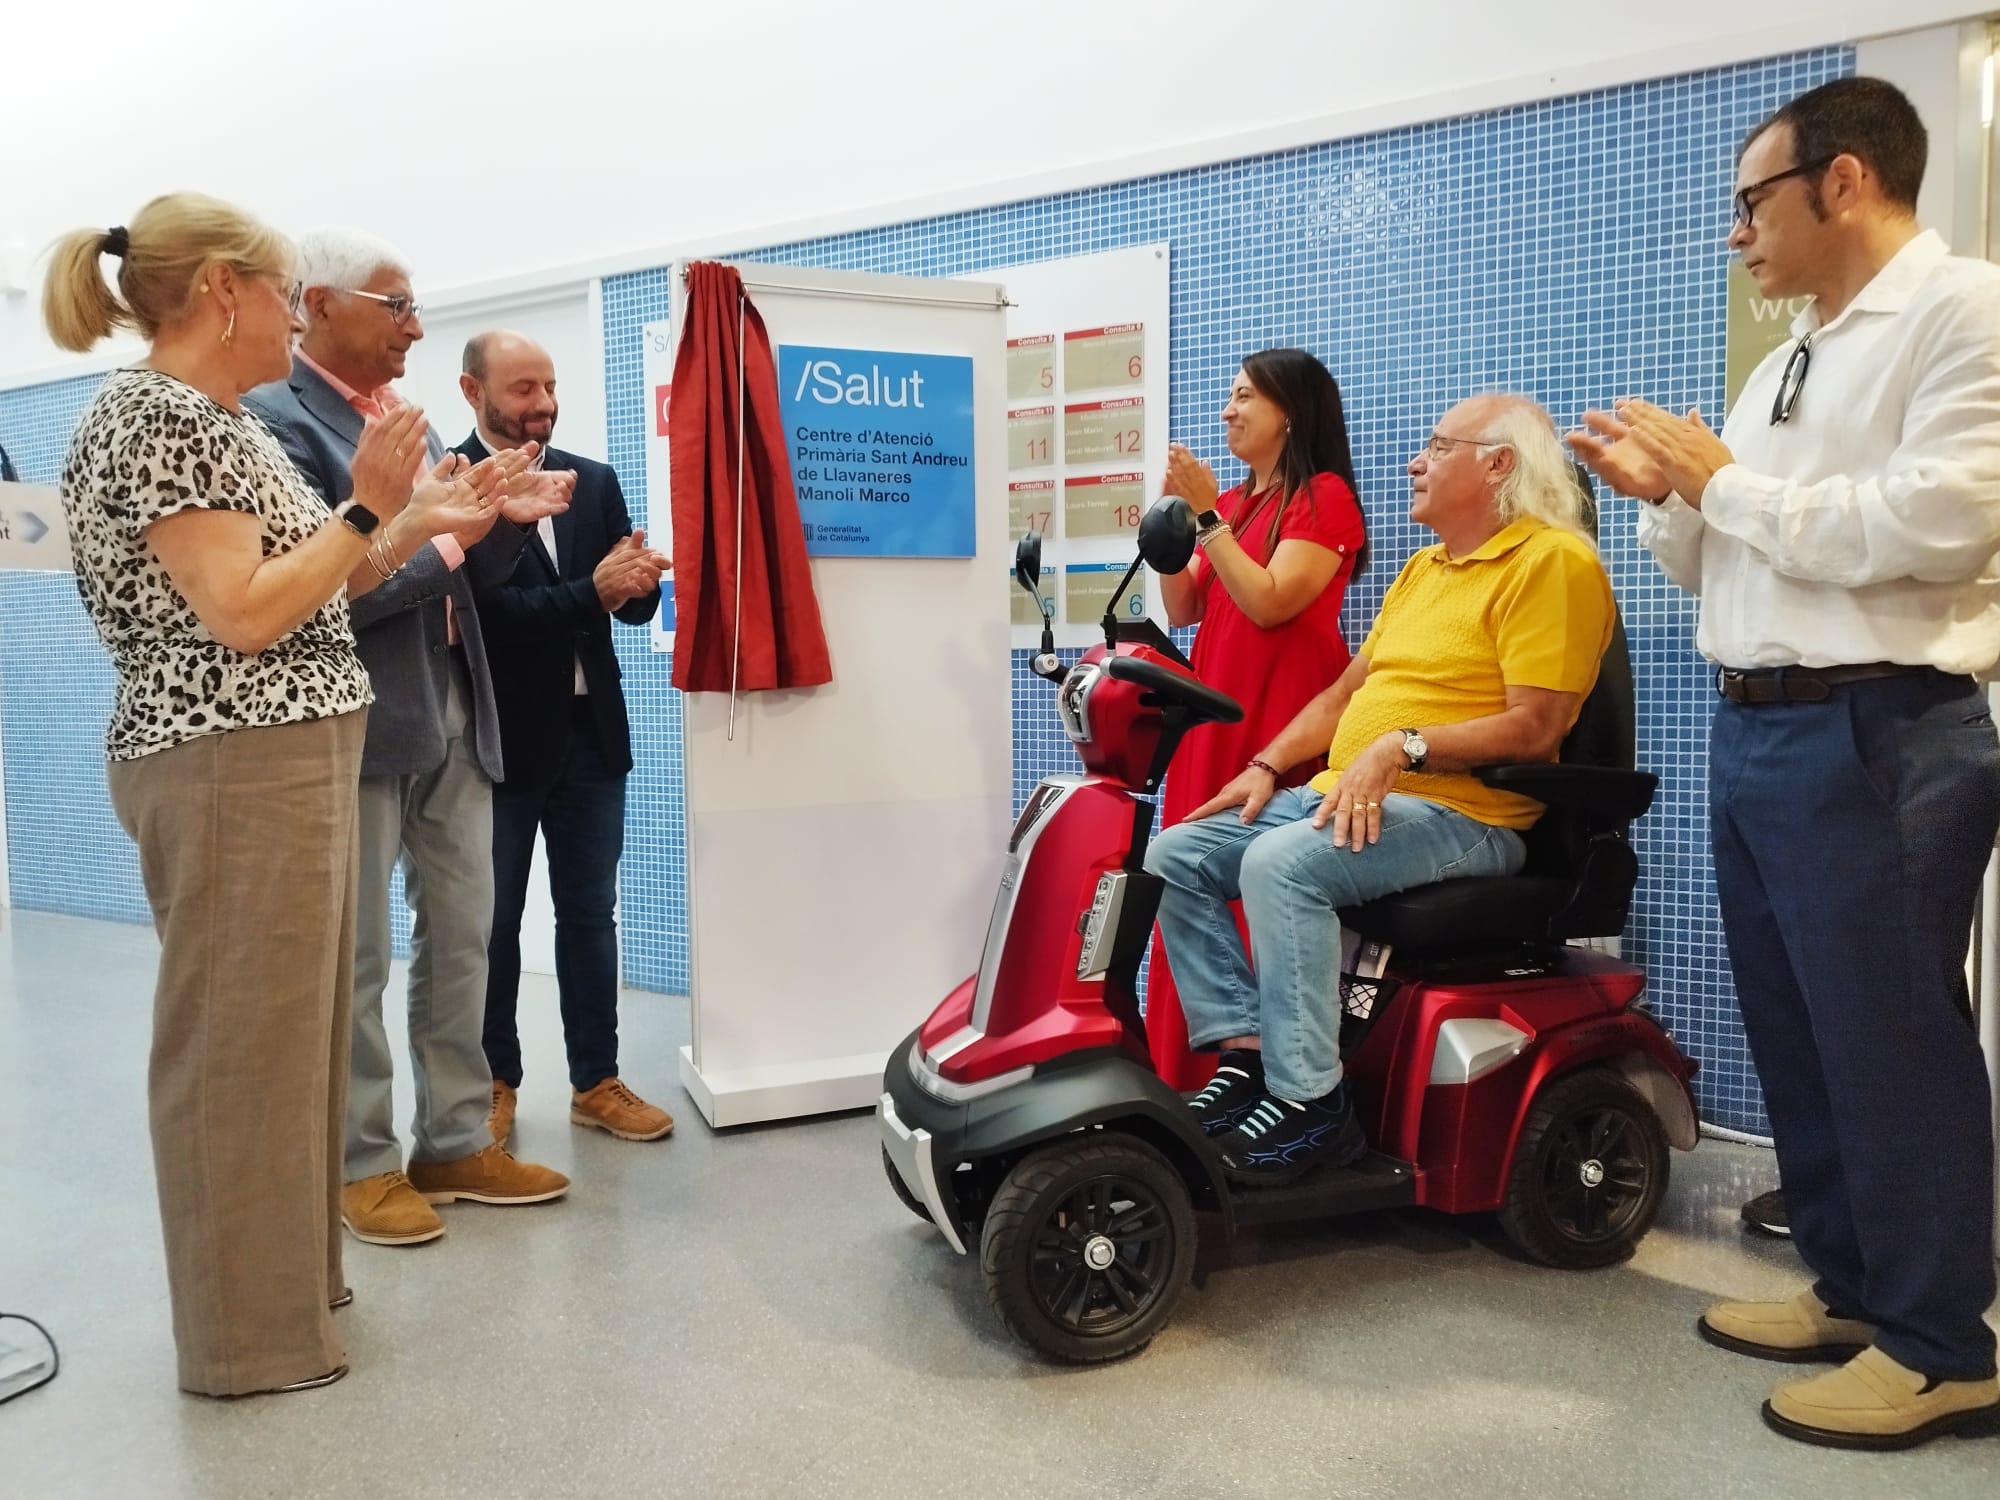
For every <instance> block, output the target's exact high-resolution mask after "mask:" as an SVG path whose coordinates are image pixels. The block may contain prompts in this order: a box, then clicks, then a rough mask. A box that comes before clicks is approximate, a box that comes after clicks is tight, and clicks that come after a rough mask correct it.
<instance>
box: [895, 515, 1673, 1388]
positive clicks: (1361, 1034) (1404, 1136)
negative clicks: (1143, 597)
mask: <svg viewBox="0 0 2000 1500" xmlns="http://www.w3.org/2000/svg"><path fill="white" fill-rule="evenodd" d="M1193 546H1194V521H1193V516H1192V514H1191V513H1190V512H1189V510H1188V507H1187V505H1186V503H1185V502H1184V501H1181V500H1178V499H1173V498H1171V497H1170V498H1168V499H1166V500H1163V501H1161V502H1160V503H1159V504H1158V505H1157V506H1155V507H1154V508H1153V509H1151V510H1150V511H1148V512H1147V514H1146V515H1145V517H1144V518H1143V519H1142V523H1141V526H1140V531H1139V553H1140V556H1139V558H1138V559H1137V560H1135V561H1134V562H1133V564H1132V568H1131V570H1129V571H1128V572H1127V574H1126V580H1127V582H1128V583H1129V581H1130V579H1131V577H1132V576H1133V573H1135V572H1136V571H1137V569H1138V568H1139V566H1140V564H1141V563H1142V562H1143V563H1148V564H1150V565H1151V566H1152V567H1153V568H1154V569H1155V570H1156V571H1158V572H1161V573H1174V572H1178V571H1179V570H1180V569H1181V568H1183V567H1185V566H1186V565H1187V562H1188V559H1189V557H1190V556H1191V554H1192V551H1193ZM1016 561H1017V568H1016V574H1017V577H1018V578H1019V579H1020V581H1021V584H1022V586H1023V587H1024V588H1026V589H1027V590H1028V591H1029V592H1030V593H1032V594H1036V597H1037V600H1038V601H1039V600H1040V595H1039V593H1038V592H1037V589H1036V585H1037V583H1038V581H1039V579H1040V577H1041V541H1040V538H1039V537H1036V536H1034V535H1030V536H1028V537H1026V538H1024V539H1023V540H1022V542H1021V544H1020V548H1019V551H1018V554H1017V559H1016ZM1122 597H1124V587H1123V586H1121V587H1120V589H1119V590H1118V592H1117V594H1116V595H1114V598H1122ZM1042 607H1043V631H1042V642H1041V650H1040V652H1039V653H1038V654H1037V655H1036V656H1035V658H1034V659H1033V662H1032V669H1033V670H1034V671H1035V673H1036V674H1037V675H1038V676H1041V677H1043V678H1046V679H1048V680H1049V681H1052V682H1055V683H1056V684H1057V691H1056V710H1057V712H1058V714H1059V715H1060V716H1061V718H1062V723H1063V728H1064V729H1065V730H1066V731H1067V733H1068V735H1069V738H1070V739H1071V740H1072V741H1073V742H1074V743H1075V745H1076V747H1077V751H1078V754H1079V755H1080V756H1081V758H1082V761H1083V770H1084V774H1082V775H1080V776H1079V775H1057V776H1051V777H1049V778H1048V779H1047V780H1045V781H1043V782H1042V783H1041V784H1040V785H1039V786H1038V787H1036V789H1035V791H1034V793H1033V794H1032V795H1031V796H1030V797H1029V798H1028V801H1027V804H1026V805H1025V806H1024V807H1023V808H1022V810H1021V814H1020V817H1019V819H1018V820H1017V821H1016V823H1015V825H1014V830H1013V833H1012V835H1011V836H1010V837H1009V838H1008V841H1007V856H1006V860H1005V864H1004V866H1003V870H1002V873H1001V876H1000V890H999V896H998V899H997V901H996V902H995V904H994V908H993V916H992V920H991V924H990V925H989V927H988V929H987V935H986V947H985V952H984V953H983V954H982V956H981V958H980V963H979V972H978V973H977V974H976V975H974V976H973V977H972V978H970V979H968V980H966V981H965V983H964V984H962V985H960V986H959V987H958V988H957V989H956V990H954V991H953V992H952V993H951V994H950V995H949V996H948V997H947V998H946V999H945V1001H944V1003H943V1004H941V1005H940V1006H938V1008H937V1009H936V1011H934V1012H933V1013H932V1015H931V1017H930V1019H929V1020H927V1021H926V1022H924V1024H923V1025H922V1026H921V1027H919V1028H918V1029H917V1030H916V1031H915V1032H914V1033H912V1034H911V1035H910V1036H909V1037H908V1038H907V1039H906V1040H905V1041H904V1042H903V1043H901V1044H900V1045H899V1046H898V1047H897V1048H896V1049H895V1050H894V1051H893V1052H892V1053H891V1054H890V1060H889V1065H888V1069H887V1072H886V1074H885V1076H884V1079H883V1093H882V1098H881V1103H880V1105H879V1120H880V1125H881V1137H882V1155H883V1161H884V1165H885V1167H886V1169H887V1171H888V1176H889V1182H890V1185H891V1186H892V1187H893V1188H894V1189H895V1191H896V1194H897V1196H898V1197H899V1198H900V1199H901V1200H902V1201H903V1203H904V1204H905V1205H906V1206H907V1207H908V1208H909V1209H910V1210H912V1211H913V1212H914V1213H916V1214H918V1215H919V1216H920V1217H922V1218H925V1219H927V1220H929V1221H930V1222H931V1223H932V1224H934V1225H935V1226H936V1227H937V1229H938V1230H939V1232H940V1233H942V1234H943V1236H944V1238H945V1240H946V1241H947V1242H948V1243H949V1244H950V1245H951V1247H952V1249H954V1250H955V1251H958V1252H959V1253H960V1254H966V1253H968V1252H973V1251H975V1250H976V1253H977V1254H978V1257H979V1267H980V1273H981V1275H982V1277H983V1279H984V1282H985V1288H986V1293H987V1297H988V1300H989V1301H990V1302H991V1303H992V1305H993V1307H994V1309H995V1310H996V1311H997V1313H998V1314H999V1316H1000V1318H1001V1320H1002V1321H1003V1322H1004V1323H1005V1324H1006V1326H1007V1327H1008V1328H1009V1329H1010V1330H1012V1332H1013V1333H1014V1334H1015V1335H1016V1336H1018V1337H1019V1338H1020V1339H1021V1340H1022V1341H1023V1342H1025V1343H1027V1344H1028V1345H1030V1346H1031V1347H1032V1348H1034V1349H1035V1350H1037V1351H1038V1352H1040V1353H1041V1354H1043V1355H1045V1356H1048V1357H1050V1358H1053V1359H1056V1360H1061V1361H1067V1362H1072V1363H1089V1362H1094V1361H1098V1360H1104V1359H1111V1358H1115V1357H1117V1356H1120V1355H1124V1354H1129V1353H1131V1352H1133V1351H1135V1350H1137V1349H1140V1348H1142V1347H1144V1346H1145V1344H1146V1343H1147V1342H1148V1341H1150V1340H1151V1339H1152V1338H1153V1336H1154V1335H1155V1334H1156V1333H1158V1332H1159V1330H1160V1329H1161V1327H1162V1326H1164V1325H1165V1323H1166V1322H1167V1320H1168V1319H1169V1318H1170V1317H1171V1316H1172V1315H1173V1311H1174V1307H1175V1305H1176V1303H1177V1302H1178V1301H1179V1299H1180V1297H1181V1294H1182V1292H1183V1291H1184V1290H1185V1288H1186V1286H1187V1283H1188V1279H1189V1276H1190V1274H1191V1272H1192V1270H1193V1266H1194V1258H1195V1236H1196V1231H1195V1222H1196V1221H1195V1213H1196V1212H1197V1211H1203V1212H1206V1213H1210V1214H1212V1215H1214V1216H1215V1217H1216V1218H1217V1219H1219V1220H1220V1221H1221V1224H1220V1229H1221V1232H1222V1233H1223V1234H1224V1235H1229V1236H1233V1235H1234V1234H1235V1232H1236V1230H1237V1228H1238V1227H1239V1226H1244V1225H1254V1224H1266V1223H1272V1222H1278V1221H1291V1220H1301V1219H1317V1218H1327V1217H1333V1216H1337V1215H1342V1214H1349V1213H1356V1212H1363V1211H1368V1210H1375V1209H1385V1208H1394V1207H1403V1206H1419V1207H1427V1208H1433V1209H1440V1210H1443V1211H1444V1212H1447V1213H1454V1214H1471V1213H1494V1212H1497V1214H1498V1217H1499V1223H1500V1225H1501V1227H1502V1228H1503V1229H1504V1230H1505V1232H1506V1234H1507V1235H1508V1237H1509V1238H1511V1239H1512V1240H1513V1242H1514V1243H1515V1244H1516V1245H1517V1246H1518V1247H1519V1248H1520V1249H1521V1250H1522V1251H1523V1252H1525V1254H1526V1255H1528V1256H1529V1257H1532V1258H1533V1259H1535V1260H1537V1261H1540V1262H1543V1263H1545V1264H1548V1265H1552V1266H1562V1267H1573V1268H1583V1267H1594V1266H1603V1265H1608V1264H1611V1263H1612V1262H1615V1261H1617V1260H1620V1259H1622V1258H1624V1257H1625V1256H1626V1255H1628V1254H1629V1253H1630V1252H1631V1249H1632V1247H1633V1245H1634V1244H1636V1243H1637V1242H1638V1240H1639V1239H1640V1238H1641V1237H1642V1236H1643V1235H1644V1234H1645V1233H1646V1231H1647V1230H1648V1229H1649V1228H1650V1227H1651V1226H1652V1223H1653V1220H1654V1217H1655V1215H1656V1214H1657V1212H1658V1210H1659V1206H1660V1200H1661V1197H1662V1195H1663V1193H1664V1192H1665V1190H1666V1185H1667V1173H1668V1147H1669V1146H1670V1145H1671V1146H1675V1147H1678V1148H1680V1149H1682V1150H1688V1149H1691V1148H1692V1147H1693V1146H1694V1144H1695V1140H1696V1135H1697V1124H1696V1118H1695V1110H1694V1101H1693V1097H1692V1094H1691V1092H1690V1090H1689V1087H1688V1080H1689V1078H1690V1077H1691V1076H1692V1075H1693V1073H1694V1070H1695V1064H1694V1063H1693V1062H1691V1061H1690V1060H1689V1059H1687V1058H1686V1057H1684V1056H1683V1055H1682V1054H1681V1052H1680V1050H1679V1049H1678V1048H1677V1047H1676V1046H1675V1045H1674V1043H1673V1041H1672V1039H1671V1038H1670V1037H1669V1035H1668V1034H1667V1032H1666V1031H1665V1030H1664V1029H1662V1027H1661V1026H1660V1025H1659V1024H1658V1023H1657V1022H1656V1021H1655V1020H1654V1019H1653V1017H1652V1015H1651V1014H1650V1013H1649V1012H1648V1011H1647V1009H1646V1008H1645V1006H1644V1003H1643V999H1642V997H1643V993H1644V990H1645V976H1644V974H1643V973H1642V972H1641V971H1640V970H1639V969H1637V968H1635V967H1633V966H1632V965H1630V964H1626V963H1622V962H1619V961H1618V960H1617V959H1614V958H1612V957H1609V956H1607V955H1605V954H1603V953H1601V952H1597V951H1594V950H1591V949H1588V948H1584V947H1579V946H1574V945H1572V944H1571V943H1570V941H1569V940H1570V939H1575V938H1584V939H1587V938H1598V937H1609V936H1615V935H1616V934H1618V933H1620V932H1621V931H1622V930H1623V928H1624V925H1625V915H1626V910H1627V907H1628V905H1629V903H1630V900H1631V895H1632V887H1633V883H1634V881H1635V880H1636V878H1637V874H1638V864H1637V861H1636V859H1635V858H1634V856H1633V853H1632V850H1631V847H1630V846H1629V845H1628V844H1627V842H1626V839H1625V828H1626V825H1627V824H1628V823H1630V822H1631V820H1632V819H1634V818H1636V817H1638V816H1639V815H1640V814H1642V813H1644V812H1645V811H1646V809H1647V807H1648V806H1649V805H1650V804H1651V801H1652V796H1653V790H1654V787H1655V784H1656V778H1655V777H1653V776H1650V775H1646V774H1643V773H1640V772H1637V771H1635V770H1633V769H1632V763H1633V707H1632V680H1631V669H1630V664H1629V659H1628V658H1627V655H1626V651H1625V640H1624V636H1623V633H1622V630H1620V631H1619V632H1617V633H1616V635H1615V637H1614V640H1613V642H1612V647H1611V649H1610V650H1609V651H1608V652H1607V653H1606V658H1605V662H1604V666H1603V668H1602V670H1601V673H1600V676H1599V679H1598V682H1597V685H1596V687H1595V688H1594V689H1593V691H1592V692H1591V694H1590V695H1589V697H1588V699H1587V700H1586V701H1585V704H1584V707H1583V711H1582V713H1581V714H1580V716H1579V718H1578V720H1577V724H1576V727H1575V728H1574V729H1573V730H1572V731H1571V733H1570V735H1569V737H1568V738H1567V739H1566V740H1565V742H1564V745H1563V751H1562V758H1561V760H1560V761H1559V762H1558V763H1553V764H1536V765H1506V766H1494V767H1489V768H1486V769H1484V770H1482V771H1480V772H1479V773H1478V774H1479V775H1480V776H1481V778H1482V779H1483V780H1485V781H1487V782H1488V783H1489V784H1491V785H1496V786H1506V787H1509V788H1511V789H1514V790H1517V791H1520V792H1524V793H1526V794H1527V795H1529V796H1532V797H1534V798H1536V799H1538V800H1539V801H1541V802H1543V803H1544V804H1546V806H1547V807H1548V811H1547V813H1546V814H1545V815H1544V816H1543V817H1542V819H1541V820H1540V821H1539V822H1538V823H1537V824H1536V825H1535V827H1534V829H1533V830H1532V831H1531V832H1530V833H1529V835H1528V844H1529V849H1530V853H1529V858H1528V863H1527V866H1526V868H1525V869H1524V870H1523V871H1522V872H1521V873H1520V874H1518V875H1513V876H1507V877H1504V878H1501V877H1496V878H1479V879H1464V880H1453V881H1446V882H1441V883H1438V884H1435V885H1429V886H1422V887H1419V888H1416V889H1413V890H1406V891H1403V892H1400V893H1399V894H1396V895H1393V896H1388V897H1385V898H1383V899H1381V900H1378V901H1372V902H1369V903H1368V904H1367V905H1365V906H1361V907H1357V908H1354V909H1351V910H1344V911H1342V912H1341V913H1340V921H1341V923H1342V925H1343V927H1344V928H1345V929H1346V931H1347V935H1348V938H1349V940H1350V941H1352V940H1353V939H1354V938H1356V937H1358V938H1359V939H1360V940H1361V941H1360V944H1359V948H1358V955H1359V960H1358V962H1357V963H1355V964H1354V965H1353V967H1355V968H1356V969H1358V970H1359V972H1355V973H1343V974H1340V975H1332V974H1329V975H1328V976H1327V1004H1328V1005H1330V1006H1331V1005H1339V1006H1340V1007H1341V1012H1342V1018H1341V1054H1342V1057H1343V1060H1344V1067H1345V1072H1346V1076H1347V1078H1348V1080H1349V1082H1350V1086H1351V1087H1352V1089H1353V1091H1354V1097H1355V1102H1356V1110H1357V1118H1358V1119H1359V1120H1360V1121H1361V1123H1362V1125H1363V1127H1364V1129H1365V1130H1366V1133H1367V1136H1368V1139H1369V1141H1370V1143H1371V1145H1372V1147H1373V1149H1372V1150H1371V1151H1370V1152H1369V1154H1368V1155H1367V1156H1365V1157H1363V1158H1362V1159H1361V1160H1360V1161H1358V1162H1357V1163H1355V1164H1354V1165H1352V1166H1349V1167H1332V1166H1321V1167H1318V1168H1315V1169H1313V1170H1311V1171H1308V1172H1307V1173H1306V1174H1305V1175H1304V1176H1303V1177H1302V1178H1300V1179H1299V1180H1298V1181H1297V1182H1296V1183H1293V1184H1290V1185H1287V1186H1282V1187H1274V1186H1259V1187H1248V1188H1246V1187H1241V1186H1237V1185H1234V1184H1232V1183H1231V1182H1229V1181H1228V1180H1227V1179H1226V1178H1225V1175H1224V1172H1223V1168H1222V1163H1221V1161H1220V1159H1219V1158H1218V1156H1217V1153H1216V1151H1215V1148H1214V1145H1213V1143H1212V1142H1211V1141H1209V1140H1208V1139H1207V1138H1205V1137H1204V1136H1203V1134H1202V1132H1201V1130H1200V1129H1199V1127H1198V1125H1197V1123H1196V1119H1195V1116H1194V1115H1193V1114H1192V1113H1191V1111H1190V1110H1189V1108H1188V1105H1187V1103H1186V1101H1185V1100H1184V1099H1183V1098H1182V1097H1181V1096H1180V1095H1179V1094H1177V1093H1175V1092H1174V1090H1172V1089H1171V1088H1169V1087H1168V1086H1167V1085H1166V1084H1165V1083H1164V1082H1163V1081H1162V1080H1161V1079H1160V1077H1159V1075H1158V1074H1157V1073H1156V1072H1155V1071H1154V1070H1153V1067H1152V1064H1151V1062H1150V1060H1149V1056H1148V1053H1147V1049H1146V1042H1145V1031H1144V1022H1143V1020H1142V1018H1141V1015H1140V1008H1139V1004H1138V998H1137V981H1138V977H1139V967H1140V963H1141V961H1142V959H1143V958H1144V956H1145V952H1146V949H1147V944H1148V940H1149V937H1150V934H1151V932H1152V928H1153V918H1154V914H1155V911H1156V909H1157V907H1158V903H1159V897H1160V881H1159V880H1158V878H1157V877H1155V876H1153V875H1150V874H1148V873H1146V870H1145V868H1144V861H1145V854H1146V845H1147V842H1148V839H1149V838H1150V836H1151V832H1152V826H1153V815H1154V805H1153V803H1152V802H1151V801H1150V800H1149V799H1150V796H1151V794H1153V793H1155V792H1156V791H1158V789H1159V786H1160V783H1161V780H1162V778H1163V777H1164V775H1165V773H1166V769H1167V764H1168V762H1169V760H1170V759H1171V758H1172V756H1173V753H1174V750H1175V748H1176V747H1177V746H1178V745H1179V743H1180V741H1181V739H1182V737H1183V736H1184V735H1185V734H1186V733H1187V732H1188V731H1189V730H1190V729H1192V728H1194V727H1195V726H1196V725H1199V724H1203V723H1209V722H1234V721H1236V720H1238V719H1240V718H1241V716H1242V710H1241V708H1240V707H1239V706H1238V705H1237V704H1236V703H1235V702H1234V701H1233V700H1232V699H1230V698H1228V697H1226V696H1224V695H1223V694H1221V693H1218V692H1216V691H1215V690H1213V689H1212V688H1209V687H1207V686H1205V685H1204V684H1203V683H1202V682H1201V681H1199V680H1198V679H1197V678H1196V677H1195V676H1194V673H1193V670H1192V668H1191V667H1190V666H1189V664H1188V661H1187V659H1186V658H1185V657H1184V656H1182V654H1181V653H1180V652H1179V651H1178V650H1177V649H1175V647H1174V645H1173V644H1172V642H1171V641H1170V640H1169V639H1168V637H1167V636H1166V635H1165V634H1164V633H1163V632H1162V631H1161V630H1160V628H1159V627H1158V626H1157V625H1155V624H1154V623H1152V622H1151V621H1150V620H1145V621H1138V622H1130V621H1120V620H1117V619H1114V618H1113V617H1112V616H1111V615H1109V614H1108V613H1107V615H1106V618H1105V638H1104V644H1103V645H1101V646H1093V647H1092V648H1091V649H1090V650H1089V651H1088V652H1086V653H1085V654H1084V656H1083V657H1082V659H1081V660H1079V661H1078V662H1077V663H1076V664H1075V665H1074V666H1071V667H1069V668H1067V670H1065V668H1064V666H1063V664H1062V662H1061V660H1060V659H1059V658H1058V657H1057V656H1056V654H1055V649H1054V638H1053V633H1052V631H1051V629H1050V627H1049V623H1048V620H1049V612H1048V609H1047V606H1046V605H1045V604H1044V605H1043V606H1042Z"/></svg>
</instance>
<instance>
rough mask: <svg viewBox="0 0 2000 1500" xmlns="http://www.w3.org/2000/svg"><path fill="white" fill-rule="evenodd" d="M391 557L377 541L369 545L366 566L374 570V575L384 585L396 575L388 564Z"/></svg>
mask: <svg viewBox="0 0 2000 1500" xmlns="http://www.w3.org/2000/svg"><path fill="white" fill-rule="evenodd" d="M393 555H394V554H392V553H390V552H389V550H388V549H387V548H386V547H384V546H383V545H382V543H381V542H380V541H379V540H377V541H375V542H372V543H370V544H369V548H368V565H369V566H370V567H371V568H373V569H374V570H375V572H376V574H377V575H378V576H379V577H380V578H381V579H382V581H383V582H385V583H386V582H388V580H389V579H391V578H393V577H394V576H395V574H396V570H395V568H394V567H393V566H392V565H391V564H390V560H389V559H390V558H391V557H392V556H393Z"/></svg>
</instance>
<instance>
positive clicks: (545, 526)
mask: <svg viewBox="0 0 2000 1500" xmlns="http://www.w3.org/2000/svg"><path fill="white" fill-rule="evenodd" d="M474 430H475V431H477V432H478V434H479V441H480V442H482V443H484V444H485V445H486V451H487V452H488V453H500V452H504V451H505V450H506V449H508V448H512V447H515V446H517V445H516V444H514V443H503V442H502V441H500V439H498V438H496V437H494V436H493V435H492V434H491V433H489V432H488V431H487V430H486V429H485V428H483V427H480V426H478V424H476V423H475V424H474ZM548 456H549V450H548V449H547V448H538V449H536V450H535V456H534V457H533V458H532V459H530V460H529V461H528V472H529V473H530V474H534V473H538V472H539V471H540V470H541V467H542V460H543V459H545V458H547V457H548ZM535 535H536V536H538V537H540V538H541V539H542V546H543V547H544V548H545V549H547V551H548V554H549V561H550V562H551V563H552V564H554V566H555V570H556V577H558V578H560V577H562V559H561V558H559V557H557V556H556V522H555V517H554V516H543V517H542V518H541V520H539V521H537V522H535ZM574 660H575V662H576V687H575V689H574V691H575V693H576V695H577V696H579V697H581V696H582V695H583V694H585V693H588V692H589V691H590V689H589V688H588V687H586V686H584V681H583V658H582V657H580V656H579V657H576V658H574Z"/></svg>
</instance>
